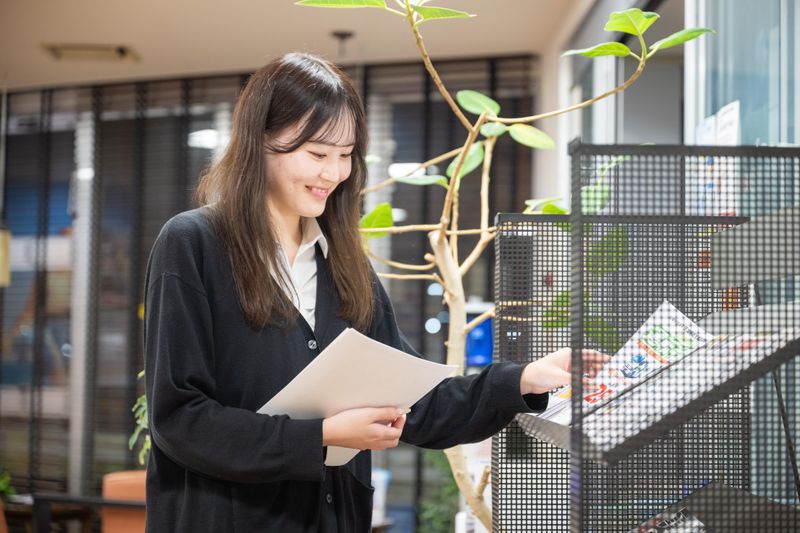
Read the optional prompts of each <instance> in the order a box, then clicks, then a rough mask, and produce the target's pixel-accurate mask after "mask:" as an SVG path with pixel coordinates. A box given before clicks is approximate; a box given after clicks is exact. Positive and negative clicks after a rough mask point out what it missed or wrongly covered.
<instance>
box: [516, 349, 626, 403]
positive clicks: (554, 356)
mask: <svg viewBox="0 0 800 533" xmlns="http://www.w3.org/2000/svg"><path fill="white" fill-rule="evenodd" d="M609 359H611V356H609V355H606V354H604V353H601V352H598V351H596V350H583V371H584V373H585V374H586V375H588V376H589V377H590V378H592V377H594V376H596V375H597V373H598V372H599V371H600V369H601V368H603V365H605V364H606V363H607V362H608V361H609ZM571 372H572V349H571V348H561V349H560V350H558V351H556V352H553V353H551V354H548V355H545V356H544V357H542V358H541V359H537V360H536V361H534V362H532V363H529V364H528V365H526V366H525V369H524V370H523V371H522V377H521V378H520V383H519V389H520V392H521V393H522V394H541V393H543V392H548V391H551V390H553V389H556V388H558V387H563V386H564V385H569V384H570V383H571V382H572V374H571Z"/></svg>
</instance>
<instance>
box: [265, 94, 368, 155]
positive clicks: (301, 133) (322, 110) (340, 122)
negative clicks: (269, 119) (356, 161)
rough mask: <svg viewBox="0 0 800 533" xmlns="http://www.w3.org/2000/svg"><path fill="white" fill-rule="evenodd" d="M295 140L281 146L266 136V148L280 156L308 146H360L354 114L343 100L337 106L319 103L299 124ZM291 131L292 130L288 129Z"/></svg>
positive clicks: (274, 136)
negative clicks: (311, 143)
mask: <svg viewBox="0 0 800 533" xmlns="http://www.w3.org/2000/svg"><path fill="white" fill-rule="evenodd" d="M297 124H298V127H297V128H296V131H295V133H294V136H293V137H292V138H291V139H289V140H288V141H284V142H283V143H280V142H279V141H278V139H277V137H278V136H279V135H280V134H281V131H278V132H276V133H277V135H269V136H268V140H267V142H266V147H267V148H268V149H269V150H272V151H274V152H279V153H288V152H293V151H294V150H297V149H298V148H300V147H301V146H302V145H303V144H305V143H307V142H319V143H324V144H335V145H340V146H341V145H349V144H353V145H354V146H359V139H358V138H357V137H358V136H359V135H358V130H359V128H358V127H357V126H356V117H355V115H354V111H353V110H352V109H351V108H350V106H349V105H348V102H347V100H346V99H344V98H340V99H338V102H330V101H327V102H325V101H322V102H320V103H318V104H316V105H314V107H312V108H311V109H310V110H309V111H308V112H307V113H306V114H305V115H304V116H303V117H301V118H300V119H299V120H298V122H297ZM289 127H291V126H289Z"/></svg>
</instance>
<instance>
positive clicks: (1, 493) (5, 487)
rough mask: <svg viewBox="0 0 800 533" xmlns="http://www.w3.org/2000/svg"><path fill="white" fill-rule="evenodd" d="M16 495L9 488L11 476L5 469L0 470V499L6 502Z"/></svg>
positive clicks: (10, 487) (12, 488) (11, 488)
mask: <svg viewBox="0 0 800 533" xmlns="http://www.w3.org/2000/svg"><path fill="white" fill-rule="evenodd" d="M16 493H17V491H15V490H14V487H12V486H11V474H9V473H8V470H6V469H5V468H0V498H2V499H3V500H7V499H8V497H9V496H14V495H15V494H16Z"/></svg>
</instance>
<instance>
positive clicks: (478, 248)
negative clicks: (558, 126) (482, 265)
mask: <svg viewBox="0 0 800 533" xmlns="http://www.w3.org/2000/svg"><path fill="white" fill-rule="evenodd" d="M495 235H497V233H486V234H483V233H482V234H481V238H480V239H479V240H478V244H476V245H475V248H473V249H472V251H471V252H470V253H469V255H468V256H467V258H466V259H464V262H463V263H462V264H461V266H460V267H459V269H458V271H459V273H460V274H461V276H464V275H465V274H466V273H467V272H469V269H470V268H472V265H474V264H475V261H477V260H478V258H479V257H480V256H481V254H482V253H483V251H484V250H485V249H486V247H487V246H488V245H489V243H490V242H492V241H493V240H494V238H495Z"/></svg>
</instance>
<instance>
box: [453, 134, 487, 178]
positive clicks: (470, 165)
mask: <svg viewBox="0 0 800 533" xmlns="http://www.w3.org/2000/svg"><path fill="white" fill-rule="evenodd" d="M459 157H460V156H456V157H455V158H454V159H453V160H452V161H451V162H450V164H449V165H448V166H447V172H446V174H447V176H448V177H449V178H452V177H453V173H454V172H455V171H456V165H457V164H458V158H459ZM481 163H483V143H482V142H478V143H473V144H472V146H470V147H469V152H467V159H466V160H465V161H464V164H463V165H462V166H461V174H460V176H459V179H460V177H461V176H466V175H467V174H469V173H470V172H472V171H473V170H475V169H476V168H478V167H479V166H480V164H481Z"/></svg>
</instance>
